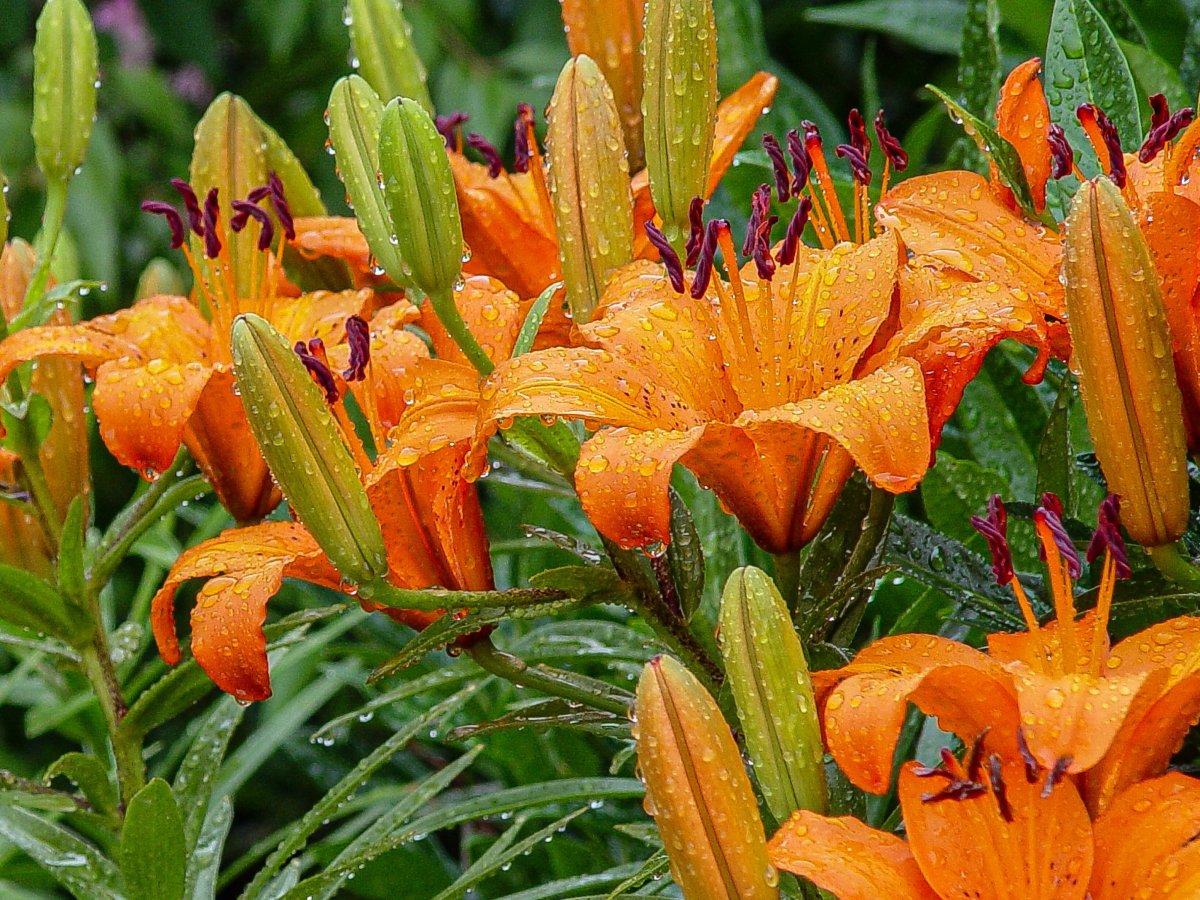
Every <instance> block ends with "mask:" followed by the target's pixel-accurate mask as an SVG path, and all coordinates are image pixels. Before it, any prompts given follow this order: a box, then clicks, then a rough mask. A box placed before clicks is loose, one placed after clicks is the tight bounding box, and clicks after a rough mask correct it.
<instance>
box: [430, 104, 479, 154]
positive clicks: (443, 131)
mask: <svg viewBox="0 0 1200 900" xmlns="http://www.w3.org/2000/svg"><path fill="white" fill-rule="evenodd" d="M470 118H471V117H470V116H468V115H467V114H466V113H465V112H455V113H450V114H448V115H445V116H438V117H437V118H436V119H434V120H433V124H434V126H435V127H436V128H437V130H438V133H439V134H440V135H441V136H442V137H443V138H444V139H445V141H446V148H447V149H449V150H454V149H455V144H456V141H455V138H456V137H457V136H458V129H459V128H460V127H461V126H462V125H463V124H464V123H466V122H467V121H468V120H469V119H470Z"/></svg>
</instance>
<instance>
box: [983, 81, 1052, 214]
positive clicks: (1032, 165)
mask: <svg viewBox="0 0 1200 900" xmlns="http://www.w3.org/2000/svg"><path fill="white" fill-rule="evenodd" d="M1041 70H1042V61H1041V60H1040V59H1036V58H1034V59H1029V60H1026V61H1025V62H1023V63H1021V65H1019V66H1017V67H1016V68H1015V69H1013V70H1012V71H1011V72H1009V73H1008V78H1006V79H1005V81H1004V85H1003V86H1002V87H1001V88H1000V100H999V102H998V103H997V104H996V130H997V131H998V132H999V133H1000V136H1001V137H1003V138H1005V139H1006V140H1007V141H1008V142H1009V143H1010V144H1012V145H1013V147H1014V148H1015V149H1016V151H1017V155H1018V156H1019V157H1020V158H1021V166H1022V168H1024V170H1025V178H1026V179H1027V180H1028V181H1029V190H1030V193H1032V194H1033V206H1034V209H1036V210H1037V211H1038V212H1041V211H1042V209H1044V208H1045V206H1046V182H1047V181H1048V180H1049V179H1050V143H1049V141H1048V140H1047V135H1048V133H1049V129H1050V107H1049V105H1048V104H1047V103H1046V95H1045V93H1044V92H1043V91H1042V83H1041V82H1040V81H1039V80H1038V73H1039V72H1040V71H1041ZM992 180H993V181H995V180H996V176H995V175H994V174H993V176H992Z"/></svg>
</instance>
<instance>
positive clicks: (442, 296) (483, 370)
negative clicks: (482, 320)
mask: <svg viewBox="0 0 1200 900" xmlns="http://www.w3.org/2000/svg"><path fill="white" fill-rule="evenodd" d="M429 303H430V304H431V305H432V306H433V311H434V312H435V313H436V314H437V317H438V320H439V321H440V322H441V323H442V327H443V328H445V329H446V333H447V334H448V335H450V337H451V338H453V340H454V343H456V344H458V347H459V349H460V350H462V352H463V353H464V354H466V357H467V359H469V360H470V361H471V365H473V366H474V367H475V368H476V369H477V370H478V371H479V374H480V375H481V376H483V377H485V378H486V377H487V376H488V375H491V374H492V369H494V368H495V366H493V365H492V361H491V360H490V359H488V355H487V354H486V353H484V352H483V348H482V347H481V346H479V341H477V340H475V335H473V334H471V329H470V328H468V327H467V323H466V322H464V321H463V317H462V314H461V313H460V312H459V311H458V306H457V305H456V304H455V302H454V292H453V291H443V292H440V293H437V294H430V295H429Z"/></svg>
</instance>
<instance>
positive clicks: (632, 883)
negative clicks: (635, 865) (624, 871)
mask: <svg viewBox="0 0 1200 900" xmlns="http://www.w3.org/2000/svg"><path fill="white" fill-rule="evenodd" d="M670 874H671V860H670V859H668V858H667V854H666V852H665V851H663V850H659V851H657V852H656V853H655V854H654V855H653V856H651V857H650V858H649V859H648V860H646V862H645V863H644V864H643V865H642V867H641V868H640V869H638V870H637V872H635V873H634V874H632V875H630V876H629V877H628V878H626V879H625V880H624V881H622V882H621V883H620V884H618V885H617V886H616V887H615V888H613V890H612V892H611V893H609V895H608V897H607V900H619V898H622V897H629V896H630V894H631V892H632V891H633V889H634V888H639V887H641V886H642V885H643V884H645V883H646V882H648V881H658V880H659V879H661V878H662V877H663V876H666V875H670Z"/></svg>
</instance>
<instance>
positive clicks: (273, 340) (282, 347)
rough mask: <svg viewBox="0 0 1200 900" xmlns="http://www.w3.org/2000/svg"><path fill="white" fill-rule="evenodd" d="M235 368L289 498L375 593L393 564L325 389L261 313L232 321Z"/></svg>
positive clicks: (329, 551)
mask: <svg viewBox="0 0 1200 900" xmlns="http://www.w3.org/2000/svg"><path fill="white" fill-rule="evenodd" d="M233 368H234V372H235V374H236V375H237V384H238V390H239V392H240V393H241V396H242V405H243V406H244V407H245V408H246V417H247V418H248V419H249V420H250V427H251V429H252V430H253V432H254V438H255V440H256V441H258V445H259V447H261V448H262V454H263V457H264V458H265V459H266V461H267V465H268V466H270V469H271V474H272V475H274V476H275V480H276V481H277V482H279V487H280V489H281V490H282V491H283V495H284V497H286V498H287V501H288V503H290V504H291V506H292V509H294V510H295V512H296V515H297V516H298V517H299V519H300V521H301V522H302V523H303V524H304V527H305V528H307V529H308V530H309V533H311V534H312V536H313V537H314V538H315V539H316V541H317V543H318V544H320V546H321V549H322V550H324V551H325V554H326V555H327V556H328V557H329V560H330V562H332V563H333V564H334V566H336V567H337V570H338V571H339V572H341V573H342V575H343V576H344V577H345V578H346V579H347V580H348V581H351V582H353V583H354V584H357V585H358V586H359V590H360V593H361V595H362V596H364V597H366V596H369V595H370V593H371V588H372V585H373V584H374V583H375V582H376V581H378V580H379V579H381V578H383V576H384V575H386V574H387V570H388V565H387V554H386V553H385V551H384V546H383V534H382V533H381V532H380V530H379V522H378V521H377V520H376V518H375V513H374V512H373V511H372V510H371V504H370V502H369V501H368V500H367V492H366V489H365V488H363V485H362V482H361V481H360V480H359V473H358V470H357V468H356V467H355V464H354V459H353V458H352V457H351V455H350V450H349V448H347V446H346V444H345V441H344V440H343V438H342V435H341V431H340V430H339V428H338V425H337V422H336V421H334V418H333V415H332V414H331V413H330V411H329V407H328V406H327V404H326V402H325V398H324V397H323V396H322V395H321V391H320V389H319V388H318V387H317V385H316V384H315V383H314V382H313V380H312V377H311V376H310V375H309V374H308V371H307V369H305V367H304V364H303V363H302V362H301V361H300V358H299V357H298V356H296V354H295V353H294V352H293V351H292V348H291V347H289V346H288V344H287V341H286V340H285V339H284V337H283V335H281V334H280V333H279V332H278V331H276V330H275V329H274V328H272V327H271V324H270V323H269V322H267V321H266V320H265V319H263V318H261V317H259V316H256V315H243V316H238V318H237V319H235V320H234V323H233Z"/></svg>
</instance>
